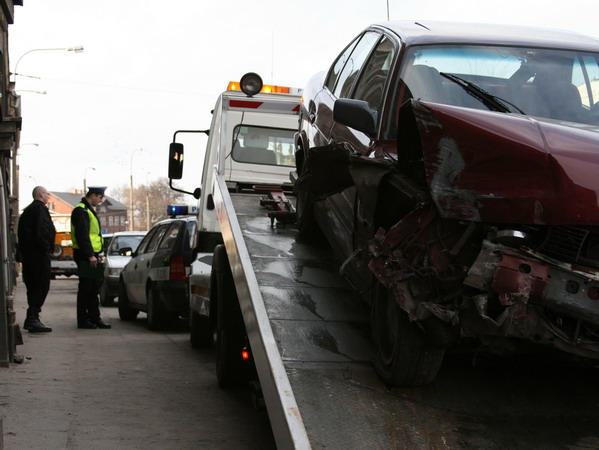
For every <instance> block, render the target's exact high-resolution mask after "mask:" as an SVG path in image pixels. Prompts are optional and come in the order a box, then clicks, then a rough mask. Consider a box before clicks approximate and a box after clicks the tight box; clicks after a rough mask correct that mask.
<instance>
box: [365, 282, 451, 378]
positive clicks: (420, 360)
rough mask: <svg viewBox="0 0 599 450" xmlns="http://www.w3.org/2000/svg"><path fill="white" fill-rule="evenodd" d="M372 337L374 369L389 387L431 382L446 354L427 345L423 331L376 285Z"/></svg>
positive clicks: (379, 285) (384, 290) (383, 289)
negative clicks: (374, 349) (374, 348)
mask: <svg viewBox="0 0 599 450" xmlns="http://www.w3.org/2000/svg"><path fill="white" fill-rule="evenodd" d="M371 317H372V318H371V325H372V336H373V341H374V344H375V346H376V354H375V357H374V361H373V363H374V368H375V370H376V372H377V374H378V375H379V377H380V378H381V379H382V380H383V381H384V382H385V383H386V384H388V385H389V386H399V387H411V386H423V385H426V384H429V383H431V382H432V381H433V380H434V379H435V376H436V375H437V372H438V371H439V368H440V367H441V363H442V362H443V356H444V354H445V351H444V350H443V349H440V348H438V347H435V346H433V345H431V344H430V343H428V342H427V340H426V336H425V334H424V332H423V331H422V329H421V328H420V327H419V326H418V325H417V324H416V323H414V322H411V321H410V318H409V317H408V314H407V313H406V312H405V311H404V310H403V309H401V308H400V306H399V305H398V304H397V303H396V302H395V300H394V299H393V298H391V297H390V296H389V295H388V293H387V289H386V288H385V287H384V286H383V285H381V284H377V286H376V287H375V289H374V296H373V301H372V316H371Z"/></svg>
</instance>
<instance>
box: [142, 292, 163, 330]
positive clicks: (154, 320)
mask: <svg viewBox="0 0 599 450" xmlns="http://www.w3.org/2000/svg"><path fill="white" fill-rule="evenodd" d="M146 298H147V299H148V311H147V316H148V328H149V329H150V330H152V331H157V330H161V329H163V328H164V326H165V322H166V316H165V314H164V311H163V308H162V307H161V304H160V301H158V299H157V298H156V294H155V293H154V289H153V288H152V287H151V286H150V287H148V292H147V293H146Z"/></svg>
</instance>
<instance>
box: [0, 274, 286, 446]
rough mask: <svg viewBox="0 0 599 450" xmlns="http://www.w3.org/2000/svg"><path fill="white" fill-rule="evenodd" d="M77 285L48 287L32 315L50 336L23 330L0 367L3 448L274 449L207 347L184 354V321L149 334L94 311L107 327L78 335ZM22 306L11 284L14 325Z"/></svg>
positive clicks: (69, 281)
mask: <svg viewBox="0 0 599 450" xmlns="http://www.w3.org/2000/svg"><path fill="white" fill-rule="evenodd" d="M77 283H78V280H77V278H74V277H71V278H59V279H57V280H53V281H52V285H51V290H50V295H49V296H48V299H47V300H46V304H45V306H44V309H43V311H42V315H41V318H42V321H43V322H44V323H45V324H46V325H48V326H50V327H52V328H53V332H52V333H46V334H32V333H28V332H27V331H23V340H24V345H20V346H18V347H17V353H18V354H21V355H23V356H24V357H25V359H24V362H23V363H22V364H11V366H10V367H9V368H5V369H1V368H0V417H2V418H3V443H4V449H5V450H12V449H15V450H16V449H19V450H21V449H86V450H88V449H137V448H139V449H192V448H194V449H195V448H206V449H251V448H256V449H269V448H274V447H275V445H274V441H273V438H272V433H271V431H270V424H269V422H268V417H267V414H266V412H265V411H259V412H257V411H255V410H253V409H252V407H251V402H250V399H249V394H248V393H247V392H246V391H243V390H240V391H223V390H220V389H219V388H218V386H217V383H216V376H215V374H214V354H213V350H205V351H197V350H193V349H192V348H191V346H190V345H189V332H188V331H187V329H186V326H185V324H184V322H183V321H182V323H181V324H180V326H179V327H178V328H176V329H172V330H167V331H165V332H150V331H148V329H147V327H146V320H145V315H144V314H143V313H140V315H139V318H138V319H137V320H136V321H134V322H121V321H120V320H119V319H118V311H117V309H116V308H103V309H102V318H103V319H104V320H105V321H107V322H110V323H111V324H112V329H111V330H100V329H98V330H79V329H77V327H76V320H75V298H76V292H77ZM26 307H27V302H26V297H25V288H24V286H23V285H22V279H19V286H18V289H17V294H16V297H15V310H16V312H17V321H18V323H19V325H21V326H22V324H23V320H24V317H25V310H26ZM0 443H1V442H0ZM1 448H2V447H1V446H0V449H1Z"/></svg>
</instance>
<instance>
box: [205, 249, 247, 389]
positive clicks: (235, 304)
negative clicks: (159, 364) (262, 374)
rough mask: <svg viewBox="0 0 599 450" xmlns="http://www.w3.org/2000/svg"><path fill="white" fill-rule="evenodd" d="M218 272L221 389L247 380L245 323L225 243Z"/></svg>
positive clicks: (215, 264) (216, 262)
mask: <svg viewBox="0 0 599 450" xmlns="http://www.w3.org/2000/svg"><path fill="white" fill-rule="evenodd" d="M212 270H213V271H215V272H216V288H217V303H218V304H217V307H216V310H217V321H216V378H217V380H218V385H219V386H220V387H221V388H227V387H231V386H239V385H241V384H243V383H244V381H246V379H245V376H244V365H243V360H242V359H241V350H242V349H243V347H244V345H245V325H244V323H243V316H242V315H241V308H240V306H239V301H238V299H237V292H236V290H235V284H234V282H233V274H232V273H231V267H230V266H229V260H228V257H227V251H226V250H225V246H224V245H217V246H216V248H215V249H214V257H213V259H212Z"/></svg>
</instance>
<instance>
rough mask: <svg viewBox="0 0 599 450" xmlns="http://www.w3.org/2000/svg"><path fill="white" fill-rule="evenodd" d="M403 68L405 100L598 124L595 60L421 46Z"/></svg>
mask: <svg viewBox="0 0 599 450" xmlns="http://www.w3.org/2000/svg"><path fill="white" fill-rule="evenodd" d="M406 56H407V58H405V59H404V61H405V62H404V64H403V66H402V68H401V78H402V80H403V82H404V84H403V85H404V86H405V87H407V88H408V89H407V90H404V92H403V94H400V95H402V99H400V101H401V103H403V101H405V100H406V99H407V98H416V99H420V100H423V101H429V102H436V103H443V104H448V105H455V106H463V107H468V108H476V109H486V110H492V111H500V112H511V113H515V114H528V115H533V116H538V117H545V118H550V119H556V120H563V121H570V122H577V123H588V124H599V113H598V111H597V110H598V109H599V106H597V107H595V104H596V103H597V102H599V63H598V61H599V54H594V53H588V52H582V51H581V52H576V51H569V50H553V49H537V48H521V47H498V46H445V45H444V46H420V47H413V48H411V49H409V50H408V53H407V55H406Z"/></svg>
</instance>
